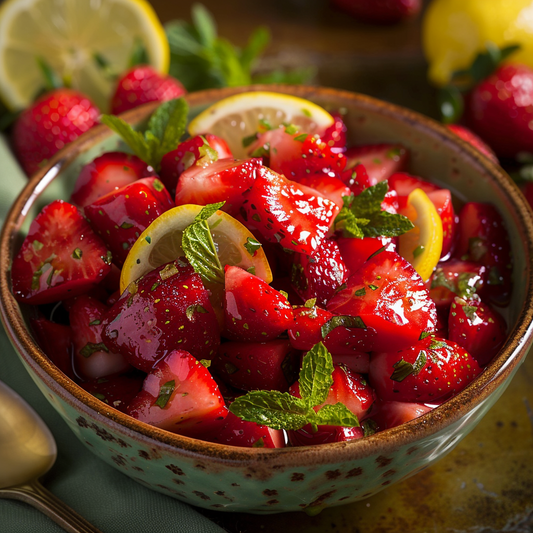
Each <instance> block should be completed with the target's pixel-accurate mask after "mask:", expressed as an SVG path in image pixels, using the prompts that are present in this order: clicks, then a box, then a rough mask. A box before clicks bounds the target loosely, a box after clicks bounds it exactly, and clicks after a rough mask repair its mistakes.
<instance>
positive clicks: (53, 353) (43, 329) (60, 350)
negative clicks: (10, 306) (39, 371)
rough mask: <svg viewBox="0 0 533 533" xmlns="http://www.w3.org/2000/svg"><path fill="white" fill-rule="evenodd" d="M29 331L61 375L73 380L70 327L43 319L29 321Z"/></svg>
mask: <svg viewBox="0 0 533 533" xmlns="http://www.w3.org/2000/svg"><path fill="white" fill-rule="evenodd" d="M30 324H31V330H32V333H33V335H34V336H35V340H36V341H37V344H38V345H39V347H40V348H41V350H42V351H43V352H44V353H45V355H46V356H47V357H48V358H49V359H50V360H51V361H52V363H54V365H56V366H57V367H58V368H59V370H61V372H63V374H66V375H67V376H68V377H69V378H71V379H74V377H75V374H74V370H73V368H72V351H73V345H72V330H71V329H70V326H65V325H64V324H56V323H55V322H51V321H50V320H48V319H46V318H44V317H41V316H40V317H38V318H31V319H30Z"/></svg>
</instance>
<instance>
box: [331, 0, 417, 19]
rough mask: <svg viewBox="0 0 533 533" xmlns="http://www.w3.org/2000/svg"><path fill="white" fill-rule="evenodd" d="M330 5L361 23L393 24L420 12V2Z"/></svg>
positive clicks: (366, 0)
mask: <svg viewBox="0 0 533 533" xmlns="http://www.w3.org/2000/svg"><path fill="white" fill-rule="evenodd" d="M331 3H332V4H333V5H334V6H336V7H338V8H339V9H341V10H342V11H344V12H345V13H348V14H349V15H352V16H353V17H355V18H356V19H358V20H360V21H361V22H370V23H371V24H395V23H397V22H401V21H402V20H405V19H408V18H411V17H414V16H415V15H417V14H418V13H419V12H420V8H421V7H422V2H421V0H331Z"/></svg>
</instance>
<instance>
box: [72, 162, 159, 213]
mask: <svg viewBox="0 0 533 533" xmlns="http://www.w3.org/2000/svg"><path fill="white" fill-rule="evenodd" d="M154 175H155V171H154V169H153V168H152V167H149V166H148V165H147V164H146V163H145V162H144V161H142V160H141V159H139V158H138V157H137V156H136V155H132V154H126V153H125V152H106V153H104V154H102V155H101V156H98V157H97V158H96V159H93V160H92V161H91V162H90V163H87V164H86V165H85V166H84V167H83V168H82V169H81V171H80V173H79V175H78V178H77V180H76V183H75V184H74V190H73V191H72V195H71V196H70V201H71V202H72V203H73V204H75V205H77V206H79V207H85V206H86V205H89V204H92V203H93V202H96V200H98V198H101V197H102V196H105V195H106V194H108V193H110V192H112V191H115V190H116V189H120V188H121V187H125V186H126V185H129V184H130V183H133V182H134V181H137V180H139V179H141V178H147V177H150V176H154Z"/></svg>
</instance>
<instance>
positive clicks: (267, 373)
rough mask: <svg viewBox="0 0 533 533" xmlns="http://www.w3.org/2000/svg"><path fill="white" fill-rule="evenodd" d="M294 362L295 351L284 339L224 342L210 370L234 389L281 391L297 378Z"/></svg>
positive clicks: (296, 361)
mask: <svg viewBox="0 0 533 533" xmlns="http://www.w3.org/2000/svg"><path fill="white" fill-rule="evenodd" d="M298 362H299V357H298V353H297V352H296V351H295V350H294V349H293V348H292V346H291V345H290V342H289V341H288V340H287V339H276V340H273V341H267V342H261V343H260V342H224V343H222V345H221V346H220V349H219V351H218V354H217V355H216V356H215V357H214V358H213V369H214V371H215V372H216V373H217V375H218V376H220V378H221V379H222V380H223V381H224V382H226V383H228V384H229V385H231V386H232V387H236V388H237V389H241V390H246V391H250V390H279V391H282V392H285V391H287V390H288V389H289V386H290V385H291V384H292V383H293V382H294V380H295V379H296V377H297V372H298Z"/></svg>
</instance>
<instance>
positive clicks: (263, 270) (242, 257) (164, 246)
mask: <svg viewBox="0 0 533 533" xmlns="http://www.w3.org/2000/svg"><path fill="white" fill-rule="evenodd" d="M203 207H204V206H201V205H194V204H185V205H180V206H178V207H174V208H173V209H170V210H169V211H166V212H165V213H163V214H162V215H161V216H159V217H158V218H156V219H155V220H154V221H153V222H152V223H151V224H150V225H149V226H148V227H147V228H146V229H145V230H144V231H143V233H141V235H140V236H139V238H138V239H137V241H136V242H135V244H134V245H133V246H132V248H131V250H130V251H129V253H128V256H127V257H126V261H125V262H124V265H123V267H122V272H121V274H120V292H121V293H122V292H124V290H125V289H126V288H127V287H128V285H129V284H130V283H131V282H132V281H135V280H137V279H139V278H140V277H141V276H142V275H143V274H146V273H147V272H150V271H151V270H154V269H155V268H157V267H158V266H161V265H164V264H165V263H168V262H169V261H173V260H174V259H177V258H178V257H180V256H181V257H183V256H184V255H185V254H184V253H183V249H182V247H181V239H182V236H183V230H184V229H185V228H186V227H187V226H189V225H190V224H192V222H194V219H195V217H196V215H197V214H198V213H199V212H200V211H201V210H202V209H203ZM208 222H209V227H210V228H211V235H212V236H213V242H214V243H215V246H216V247H217V252H218V257H219V259H220V263H221V264H222V266H225V265H233V266H239V267H241V268H244V269H245V270H248V269H250V268H253V273H254V274H255V275H256V276H258V277H260V278H261V279H263V280H265V281H266V282H267V283H270V282H271V281H272V271H271V270H270V266H269V264H268V260H267V258H266V255H265V252H264V251H263V249H262V248H259V249H257V250H255V252H254V253H253V255H252V254H251V253H250V252H248V250H247V249H246V248H245V246H244V245H245V244H246V243H247V242H248V239H253V240H254V241H255V240H256V239H255V238H254V236H253V235H252V234H251V233H250V232H249V231H248V229H247V228H246V227H245V226H243V225H242V224H241V223H240V222H239V221H238V220H235V219H234V218H233V217H232V216H230V215H228V214H227V213H224V211H217V212H216V213H215V214H214V215H212V216H211V217H209V219H208Z"/></svg>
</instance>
